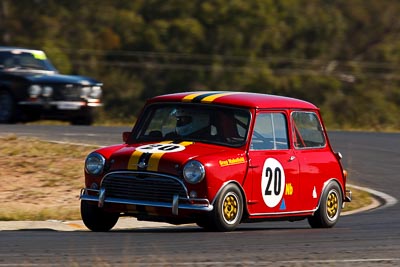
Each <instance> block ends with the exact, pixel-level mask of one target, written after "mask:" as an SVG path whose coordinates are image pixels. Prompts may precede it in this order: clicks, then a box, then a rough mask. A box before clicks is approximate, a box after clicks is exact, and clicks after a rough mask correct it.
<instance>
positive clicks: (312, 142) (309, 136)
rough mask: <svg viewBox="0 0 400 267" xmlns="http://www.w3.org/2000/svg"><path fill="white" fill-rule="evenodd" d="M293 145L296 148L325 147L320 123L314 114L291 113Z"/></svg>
mask: <svg viewBox="0 0 400 267" xmlns="http://www.w3.org/2000/svg"><path fill="white" fill-rule="evenodd" d="M292 120H293V138H294V140H293V143H294V146H295V147H296V148H319V147H324V146H325V143H326V141H325V136H324V133H323V130H322V126H321V122H320V121H319V118H318V116H317V114H315V113H314V112H300V111H296V112H293V113H292Z"/></svg>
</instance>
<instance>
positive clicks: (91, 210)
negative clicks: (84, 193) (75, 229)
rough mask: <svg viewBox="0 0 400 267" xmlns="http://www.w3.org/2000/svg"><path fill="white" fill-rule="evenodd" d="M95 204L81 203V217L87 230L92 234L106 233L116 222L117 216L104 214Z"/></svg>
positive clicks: (83, 201) (116, 214)
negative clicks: (92, 232)
mask: <svg viewBox="0 0 400 267" xmlns="http://www.w3.org/2000/svg"><path fill="white" fill-rule="evenodd" d="M96 204H97V203H96V202H90V201H85V200H82V201H81V217H82V220H83V223H84V224H85V225H86V227H87V228H89V229H90V230H92V231H94V232H107V231H109V230H111V228H113V227H114V226H115V224H116V223H117V222H118V219H119V214H118V213H110V212H105V211H104V210H103V209H101V208H99V207H97V205H96Z"/></svg>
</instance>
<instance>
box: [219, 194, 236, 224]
mask: <svg viewBox="0 0 400 267" xmlns="http://www.w3.org/2000/svg"><path fill="white" fill-rule="evenodd" d="M238 205H239V204H238V199H237V196H236V195H235V194H234V193H232V192H231V193H229V194H228V195H227V196H226V197H225V199H224V202H223V206H222V207H223V213H224V214H223V215H224V219H225V221H226V222H227V223H229V224H232V223H234V222H235V221H236V219H237V215H238V210H239V209H238V208H239V207H238Z"/></svg>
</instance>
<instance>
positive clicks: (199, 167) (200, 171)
mask: <svg viewBox="0 0 400 267" xmlns="http://www.w3.org/2000/svg"><path fill="white" fill-rule="evenodd" d="M205 173H206V171H205V169H204V166H203V164H201V163H200V162H198V161H196V160H191V161H189V162H188V163H186V165H185V167H183V178H185V180H186V182H188V183H190V184H197V183H199V182H201V180H203V178H204V175H205Z"/></svg>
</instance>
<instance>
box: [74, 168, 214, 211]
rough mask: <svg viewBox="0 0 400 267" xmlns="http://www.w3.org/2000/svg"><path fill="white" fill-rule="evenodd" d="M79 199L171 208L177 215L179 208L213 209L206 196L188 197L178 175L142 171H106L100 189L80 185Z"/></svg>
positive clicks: (99, 205)
mask: <svg viewBox="0 0 400 267" xmlns="http://www.w3.org/2000/svg"><path fill="white" fill-rule="evenodd" d="M80 199H81V200H85V201H93V202H97V205H98V207H100V208H101V207H103V206H104V204H106V203H113V204H125V205H137V206H147V207H156V208H170V209H171V213H172V214H173V215H178V213H179V210H181V209H183V210H193V211H203V212H209V211H212V210H213V205H211V204H210V202H209V200H208V199H203V198H192V197H190V196H189V193H188V190H187V188H186V186H185V185H184V183H183V182H182V181H181V180H179V179H178V178H176V177H174V176H170V175H165V174H160V173H151V172H141V171H134V172H132V171H117V172H111V173H108V174H107V175H105V176H104V178H103V180H102V182H101V185H100V189H92V188H82V189H81V193H80Z"/></svg>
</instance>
